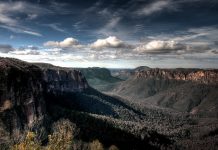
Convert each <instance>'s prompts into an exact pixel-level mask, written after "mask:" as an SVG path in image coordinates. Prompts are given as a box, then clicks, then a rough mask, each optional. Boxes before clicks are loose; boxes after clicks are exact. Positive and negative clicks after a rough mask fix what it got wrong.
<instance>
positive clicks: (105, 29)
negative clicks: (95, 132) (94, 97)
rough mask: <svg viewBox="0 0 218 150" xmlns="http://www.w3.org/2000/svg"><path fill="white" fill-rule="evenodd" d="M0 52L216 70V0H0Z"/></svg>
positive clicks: (60, 60)
mask: <svg viewBox="0 0 218 150" xmlns="http://www.w3.org/2000/svg"><path fill="white" fill-rule="evenodd" d="M0 57H13V58H18V59H22V60H25V61H28V62H45V63H51V64H54V65H58V66H64V67H106V68H134V67H138V66H149V67H160V68H218V65H217V64H218V0H78V1H76V0H19V1H18V0H0Z"/></svg>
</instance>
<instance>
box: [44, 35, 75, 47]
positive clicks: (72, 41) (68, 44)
mask: <svg viewBox="0 0 218 150" xmlns="http://www.w3.org/2000/svg"><path fill="white" fill-rule="evenodd" d="M44 46H46V47H60V48H70V47H77V46H79V41H78V40H77V39H75V38H72V37H69V38H66V39H64V40H63V41H60V42H59V41H48V42H45V43H44Z"/></svg>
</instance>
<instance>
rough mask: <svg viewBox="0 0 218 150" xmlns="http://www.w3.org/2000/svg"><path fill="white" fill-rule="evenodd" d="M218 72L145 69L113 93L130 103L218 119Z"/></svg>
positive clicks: (116, 88)
mask: <svg viewBox="0 0 218 150" xmlns="http://www.w3.org/2000/svg"><path fill="white" fill-rule="evenodd" d="M217 89H218V70H203V69H158V68H156V69H148V70H147V69H146V70H140V71H136V72H135V73H134V75H133V76H132V77H131V78H129V79H128V80H126V81H124V82H122V83H121V84H120V85H118V86H117V87H115V88H114V90H113V92H114V93H116V94H117V95H119V96H122V97H125V98H127V99H129V100H130V101H137V102H140V103H149V104H152V105H157V106H161V107H166V108H172V109H175V110H177V111H182V112H189V113H190V114H199V115H202V116H213V117H217V110H218V109H217V108H218V105H217V97H218V94H217Z"/></svg>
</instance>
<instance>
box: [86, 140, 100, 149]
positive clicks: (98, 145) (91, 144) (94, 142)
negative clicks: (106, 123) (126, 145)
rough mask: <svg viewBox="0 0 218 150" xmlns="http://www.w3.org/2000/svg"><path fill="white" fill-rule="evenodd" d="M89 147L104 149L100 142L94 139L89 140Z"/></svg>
mask: <svg viewBox="0 0 218 150" xmlns="http://www.w3.org/2000/svg"><path fill="white" fill-rule="evenodd" d="M89 148H90V150H104V147H103V145H102V144H101V142H99V140H94V141H93V142H91V143H90V144H89Z"/></svg>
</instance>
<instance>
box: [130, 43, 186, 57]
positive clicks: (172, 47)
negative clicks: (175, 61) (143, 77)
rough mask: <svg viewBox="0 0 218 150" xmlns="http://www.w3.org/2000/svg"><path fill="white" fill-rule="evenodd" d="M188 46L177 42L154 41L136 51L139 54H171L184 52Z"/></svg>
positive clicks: (142, 45) (140, 46)
mask: <svg viewBox="0 0 218 150" xmlns="http://www.w3.org/2000/svg"><path fill="white" fill-rule="evenodd" d="M184 49H186V46H185V45H183V44H180V43H177V42H175V41H161V40H153V41H150V42H148V43H145V44H141V45H139V46H138V47H136V48H135V49H134V51H136V52H139V53H151V54H156V53H158V54H159V53H171V52H173V51H178V50H184Z"/></svg>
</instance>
